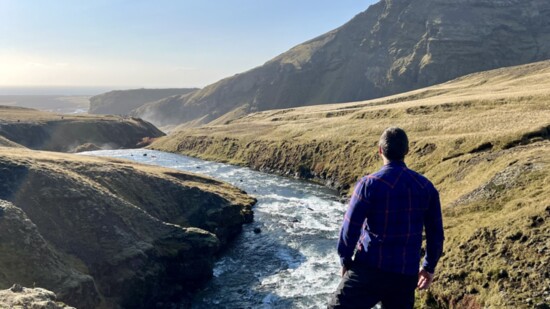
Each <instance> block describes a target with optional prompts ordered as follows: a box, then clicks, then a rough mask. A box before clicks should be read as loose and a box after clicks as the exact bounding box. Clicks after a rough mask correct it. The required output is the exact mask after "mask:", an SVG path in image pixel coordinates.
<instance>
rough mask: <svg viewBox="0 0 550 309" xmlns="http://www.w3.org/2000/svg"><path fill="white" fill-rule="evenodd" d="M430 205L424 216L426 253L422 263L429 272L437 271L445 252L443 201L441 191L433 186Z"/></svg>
mask: <svg viewBox="0 0 550 309" xmlns="http://www.w3.org/2000/svg"><path fill="white" fill-rule="evenodd" d="M429 204H430V205H429V207H428V210H427V211H426V214H425V217H424V227H425V230H426V255H425V256H424V261H423V263H422V268H424V269H425V270H426V271H428V272H429V273H432V274H433V273H434V272H435V267H436V266H437V262H438V261H439V258H440V257H441V254H442V253H443V241H444V239H445V238H444V234H443V220H442V216H441V203H440V201H439V193H438V192H437V190H436V189H435V188H433V193H432V194H431V196H430V201H429Z"/></svg>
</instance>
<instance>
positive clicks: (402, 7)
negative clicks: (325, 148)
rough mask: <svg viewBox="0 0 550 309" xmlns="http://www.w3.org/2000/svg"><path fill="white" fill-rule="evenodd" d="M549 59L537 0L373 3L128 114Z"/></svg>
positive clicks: (546, 28)
mask: <svg viewBox="0 0 550 309" xmlns="http://www.w3.org/2000/svg"><path fill="white" fill-rule="evenodd" d="M549 58H550V2H549V1H547V0H382V1H380V2H378V3H376V4H374V5H372V6H370V7H369V8H368V9H367V10H366V11H365V12H363V13H361V14H359V15H357V16H355V18H353V19H352V20H351V21H349V22H348V23H347V24H345V25H343V26H342V27H340V28H338V29H336V30H333V31H330V32H328V33H326V34H324V35H321V36H319V37H317V38H315V39H313V40H311V41H308V42H305V43H303V44H301V45H298V46H296V47H294V48H292V49H291V50H289V51H288V52H286V53H284V54H282V55H280V56H278V57H276V58H274V59H272V60H270V61H268V62H267V63H265V64H264V65H262V66H260V67H257V68H255V69H252V70H250V71H248V72H245V73H242V74H237V75H235V76H233V77H230V78H226V79H224V80H221V81H219V82H217V83H215V84H212V85H210V86H208V87H205V88H204V89H202V90H199V91H197V92H195V93H193V94H191V95H186V96H180V97H179V98H177V97H173V98H169V99H165V100H163V101H162V103H159V104H158V108H156V109H148V110H147V112H145V111H143V110H141V109H138V110H136V111H135V112H134V113H133V115H136V116H139V117H143V118H144V119H146V120H150V121H152V122H153V123H154V124H155V125H157V126H166V125H171V124H172V125H173V124H180V123H192V124H193V125H197V124H204V123H208V122H211V121H213V120H214V119H216V118H219V117H222V116H224V115H225V116H224V117H223V118H222V119H221V120H222V121H221V122H226V121H230V120H231V119H235V118H237V117H239V116H242V115H244V114H247V113H250V112H256V111H263V110H270V109H277V108H288V107H295V106H307V105H314V104H325V103H338V102H351V101H358V100H365V99H371V98H377V97H382V96H387V95H391V94H396V93H401V92H404V91H409V90H413V89H419V88H422V87H425V86H429V85H434V84H437V83H441V82H444V81H448V80H451V79H453V78H456V77H459V76H462V75H465V74H469V73H473V72H479V71H484V70H489V69H493V68H499V67H506V66H512V65H518V64H525V63H530V62H535V61H539V60H545V59H549Z"/></svg>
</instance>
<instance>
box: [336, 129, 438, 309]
mask: <svg viewBox="0 0 550 309" xmlns="http://www.w3.org/2000/svg"><path fill="white" fill-rule="evenodd" d="M378 152H379V154H380V156H381V157H382V159H383V160H384V166H383V167H382V168H381V169H380V170H379V171H378V172H376V173H374V174H372V175H368V176H365V177H363V178H362V179H361V180H360V181H359V182H358V183H357V185H356V186H355V189H354V193H353V196H352V198H351V201H350V204H349V207H348V210H347V212H346V214H345V217H344V222H343V224H342V229H341V231H340V240H339V242H338V254H339V255H340V260H341V264H342V281H341V283H340V285H339V286H338V289H337V291H336V293H335V294H334V295H333V298H332V299H331V301H330V303H329V308H372V307H373V306H375V305H376V304H377V303H378V302H382V305H383V306H384V308H385V309H393V308H395V309H407V308H411V309H412V308H413V307H414V292H415V289H416V288H418V289H427V288H428V287H429V286H430V284H431V283H432V281H433V276H434V272H435V267H436V265H437V262H438V260H439V257H440V256H441V253H442V251H443V223H442V219H441V206H440V202H439V193H438V192H437V190H436V189H435V187H434V186H433V184H432V183H431V182H430V181H429V180H428V179H427V178H425V177H424V176H422V175H420V174H418V173H417V172H415V171H412V170H410V169H408V168H407V166H406V165H405V162H404V159H405V155H407V153H408V152H409V141H408V138H407V134H406V133H405V131H403V130H402V129H400V128H395V127H391V128H388V129H386V130H385V131H384V133H382V136H381V137H380V141H379V144H378ZM424 228H425V232H426V255H425V257H424V260H423V263H422V267H421V268H420V270H419V263H420V250H421V246H422V230H423V229H424Z"/></svg>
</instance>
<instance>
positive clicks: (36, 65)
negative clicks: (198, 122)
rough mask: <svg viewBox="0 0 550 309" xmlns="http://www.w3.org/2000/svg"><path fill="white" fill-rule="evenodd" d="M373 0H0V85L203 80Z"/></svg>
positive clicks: (247, 65) (316, 31)
mask: <svg viewBox="0 0 550 309" xmlns="http://www.w3.org/2000/svg"><path fill="white" fill-rule="evenodd" d="M375 2H377V1H376V0H338V1H336V0H209V1H208V0H147V1H145V0H44V1H36V0H0V87H12V88H13V87H107V88H113V89H126V88H141V87H144V88H168V87H179V88H183V87H204V86H206V85H208V84H211V83H214V82H216V81H218V80H220V79H221V78H224V77H228V76H232V75H234V74H236V73H240V72H244V71H246V70H249V69H251V68H253V67H256V66H258V65H261V64H263V63H265V62H266V61H268V60H269V59H271V58H273V57H275V56H277V55H279V54H281V53H283V52H285V51H286V50H288V49H290V48H292V47H293V46H295V45H297V44H300V43H302V42H304V41H307V40H309V39H312V38H314V37H316V36H319V35H321V34H323V33H325V32H327V31H330V30H332V29H335V28H337V27H339V26H341V25H343V24H344V23H346V22H347V21H349V20H350V19H351V18H353V17H354V16H355V15H357V14H359V13H360V12H362V11H364V10H366V9H367V8H368V6H369V5H371V4H373V3H375Z"/></svg>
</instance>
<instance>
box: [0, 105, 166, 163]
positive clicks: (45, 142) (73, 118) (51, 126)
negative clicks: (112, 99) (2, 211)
mask: <svg viewBox="0 0 550 309" xmlns="http://www.w3.org/2000/svg"><path fill="white" fill-rule="evenodd" d="M163 135H164V133H163V132H162V131H160V130H159V129H157V128H156V127H155V126H154V125H152V124H151V123H149V122H146V121H143V120H141V119H138V118H132V117H118V116H92V115H59V114H54V113H49V112H43V111H38V110H34V109H28V108H21V107H8V106H0V143H1V144H2V145H6V146H9V147H13V146H17V144H19V145H20V146H24V147H27V148H31V149H39V150H49V151H61V152H76V151H77V150H82V149H84V148H83V147H84V146H86V144H88V146H89V144H94V145H96V147H97V148H101V149H118V148H137V147H140V146H141V145H140V143H141V142H142V141H144V140H148V139H151V138H156V137H160V136H163ZM82 145H84V146H82Z"/></svg>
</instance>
